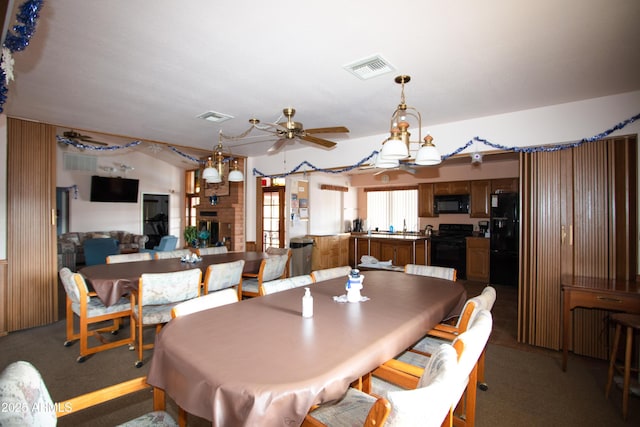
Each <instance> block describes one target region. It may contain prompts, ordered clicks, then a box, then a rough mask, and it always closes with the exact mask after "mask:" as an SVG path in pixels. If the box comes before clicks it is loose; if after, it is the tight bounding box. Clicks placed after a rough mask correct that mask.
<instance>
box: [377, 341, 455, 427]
mask: <svg viewBox="0 0 640 427" xmlns="http://www.w3.org/2000/svg"><path fill="white" fill-rule="evenodd" d="M462 383H463V380H462V378H461V377H460V374H459V371H458V363H457V354H456V351H455V349H454V348H453V347H452V346H451V345H449V344H443V345H442V346H440V347H439V348H438V350H437V351H436V352H435V353H434V354H433V356H432V357H431V358H429V362H428V363H427V365H426V367H425V369H424V373H423V375H422V377H421V378H420V382H419V383H418V388H416V389H415V390H402V391H390V392H388V393H387V395H386V397H387V399H388V400H389V402H390V403H391V414H390V415H389V418H387V423H386V424H385V425H387V426H392V427H400V426H424V427H429V426H433V427H437V426H440V425H441V424H442V421H443V420H444V419H445V417H446V416H447V413H448V412H449V409H450V408H451V406H452V405H454V404H455V403H456V402H457V400H458V399H457V396H456V389H458V388H459V387H460V384H462ZM454 385H458V386H457V387H455V386H454Z"/></svg>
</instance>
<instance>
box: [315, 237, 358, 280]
mask: <svg viewBox="0 0 640 427" xmlns="http://www.w3.org/2000/svg"><path fill="white" fill-rule="evenodd" d="M308 237H309V238H311V239H313V250H312V251H311V271H314V270H323V269H325V268H333V267H341V266H343V265H350V263H349V234H337V235H328V236H308Z"/></svg>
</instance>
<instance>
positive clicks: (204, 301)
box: [171, 288, 239, 319]
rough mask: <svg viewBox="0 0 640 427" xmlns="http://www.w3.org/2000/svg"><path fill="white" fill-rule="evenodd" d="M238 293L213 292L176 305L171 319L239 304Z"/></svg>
mask: <svg viewBox="0 0 640 427" xmlns="http://www.w3.org/2000/svg"><path fill="white" fill-rule="evenodd" d="M238 301H239V300H238V292H237V291H236V290H235V289H233V288H227V289H222V290H220V291H213V292H211V293H208V294H206V295H201V296H199V297H198V298H193V299H190V300H187V301H184V302H181V303H180V304H178V305H176V306H175V307H173V308H172V309H171V318H172V319H175V318H176V317H180V316H186V315H188V314H192V313H196V312H198V311H202V310H208V309H210V308H215V307H220V306H222V305H227V304H232V303H234V302H238Z"/></svg>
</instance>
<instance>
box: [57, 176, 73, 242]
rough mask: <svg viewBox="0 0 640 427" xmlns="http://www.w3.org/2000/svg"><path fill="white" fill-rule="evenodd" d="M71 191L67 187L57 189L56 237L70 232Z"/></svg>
mask: <svg viewBox="0 0 640 427" xmlns="http://www.w3.org/2000/svg"><path fill="white" fill-rule="evenodd" d="M69 191H70V189H69V188H67V187H56V235H57V236H59V235H61V234H64V233H68V232H69Z"/></svg>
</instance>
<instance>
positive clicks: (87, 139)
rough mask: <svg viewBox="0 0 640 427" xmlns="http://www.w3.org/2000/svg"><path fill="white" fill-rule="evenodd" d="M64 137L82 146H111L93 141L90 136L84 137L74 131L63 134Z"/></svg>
mask: <svg viewBox="0 0 640 427" xmlns="http://www.w3.org/2000/svg"><path fill="white" fill-rule="evenodd" d="M62 136H64V137H65V138H67V139H70V140H72V141H75V142H78V143H81V144H93V145H101V146H106V145H109V144H107V143H106V142H102V141H96V140H94V139H93V137H91V136H89V135H83V134H81V133H79V132H76V131H73V130H69V131H66V132H64V133H63V134H62Z"/></svg>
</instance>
